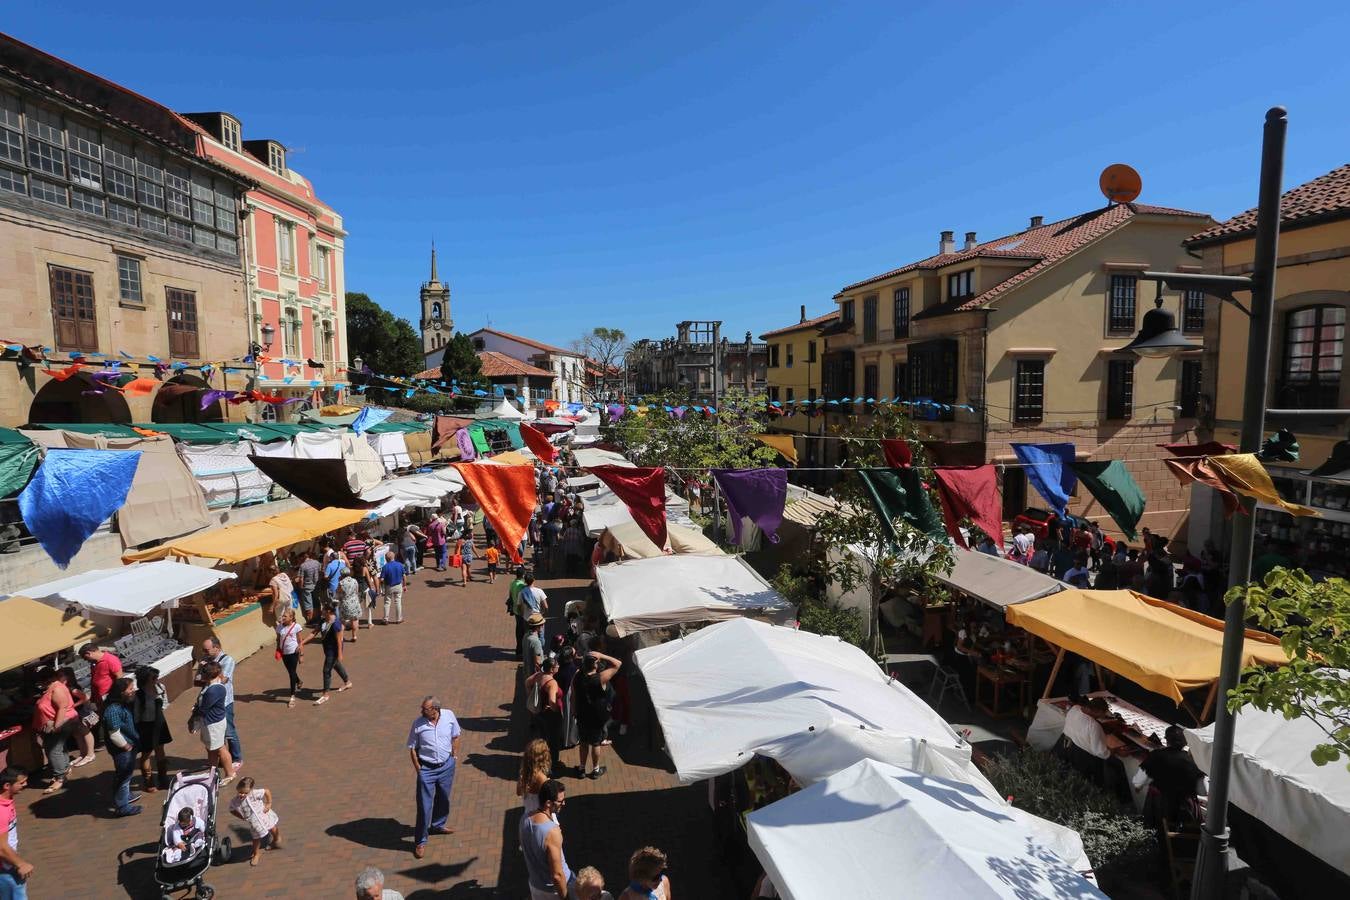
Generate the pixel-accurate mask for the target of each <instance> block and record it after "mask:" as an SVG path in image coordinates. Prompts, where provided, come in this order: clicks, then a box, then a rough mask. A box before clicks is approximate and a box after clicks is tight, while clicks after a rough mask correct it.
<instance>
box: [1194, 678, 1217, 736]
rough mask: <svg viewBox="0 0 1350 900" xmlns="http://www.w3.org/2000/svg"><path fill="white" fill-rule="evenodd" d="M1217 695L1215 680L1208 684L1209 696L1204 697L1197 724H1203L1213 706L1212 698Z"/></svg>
mask: <svg viewBox="0 0 1350 900" xmlns="http://www.w3.org/2000/svg"><path fill="white" fill-rule="evenodd" d="M1217 696H1219V682H1217V681H1215V682H1214V683H1213V684H1211V685H1210V686H1209V696H1208V697H1206V698H1205V708H1204V709H1202V710H1200V721H1199V722H1197V723H1196V724H1197V725H1204V724H1205V720H1206V719H1208V718H1209V712H1210V710H1211V709H1213V708H1214V698H1215V697H1217Z"/></svg>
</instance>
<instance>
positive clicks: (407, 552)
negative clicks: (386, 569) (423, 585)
mask: <svg viewBox="0 0 1350 900" xmlns="http://www.w3.org/2000/svg"><path fill="white" fill-rule="evenodd" d="M420 555H421V554H420V553H418V552H417V548H416V547H404V548H403V564H404V565H405V566H407V567H408V574H409V575H416V574H417V557H419V556H420Z"/></svg>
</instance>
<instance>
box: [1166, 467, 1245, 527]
mask: <svg viewBox="0 0 1350 900" xmlns="http://www.w3.org/2000/svg"><path fill="white" fill-rule="evenodd" d="M1163 462H1164V463H1165V464H1166V465H1167V468H1168V469H1170V470H1171V472H1172V474H1173V475H1175V476H1176V479H1177V481H1180V482H1181V483H1182V484H1189V483H1190V482H1192V481H1198V482H1200V483H1201V484H1204V485H1208V486H1209V487H1212V488H1214V490H1216V491H1218V492H1219V499H1220V500H1222V501H1223V514H1224V518H1229V517H1231V516H1232V515H1233V513H1235V512H1240V513H1242V514H1243V515H1246V513H1247V511H1246V510H1245V509H1243V508H1242V501H1241V500H1240V499H1239V497H1238V495H1237V494H1236V493H1234V491H1233V488H1232V486H1231V485H1229V483H1228V481H1227V480H1226V479H1225V478H1224V477H1223V473H1221V472H1219V471H1217V470H1216V469H1215V468H1214V466H1213V465H1211V464H1210V461H1209V460H1208V459H1206V458H1205V457H1203V456H1198V457H1193V458H1188V459H1164V460H1163Z"/></svg>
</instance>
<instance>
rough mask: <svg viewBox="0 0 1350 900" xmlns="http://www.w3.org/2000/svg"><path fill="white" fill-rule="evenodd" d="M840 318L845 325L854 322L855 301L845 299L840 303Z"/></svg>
mask: <svg viewBox="0 0 1350 900" xmlns="http://www.w3.org/2000/svg"><path fill="white" fill-rule="evenodd" d="M839 319H840V321H841V322H843V323H844V324H845V325H852V324H853V301H852V300H845V301H844V302H843V303H841V304H840V305H839Z"/></svg>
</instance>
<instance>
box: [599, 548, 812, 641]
mask: <svg viewBox="0 0 1350 900" xmlns="http://www.w3.org/2000/svg"><path fill="white" fill-rule="evenodd" d="M596 581H597V582H598V583H599V587H600V598H601V600H602V601H603V602H604V604H605V614H606V615H607V616H608V617H609V620H610V622H611V623H612V624H613V625H614V628H615V630H616V631H617V632H618V634H619V637H623V636H624V635H627V634H632V633H633V632H636V631H645V630H647V629H650V628H664V627H668V626H671V625H686V624H692V623H698V622H720V621H723V620H725V619H735V618H739V617H741V616H762V617H764V618H768V619H770V620H772V621H775V622H786V621H788V620H789V619H791V618H792V616H793V607H792V604H791V603H790V602H788V600H787V599H786V598H785V597H783V596H782V595H781V594H779V593H778V592H777V591H775V590H774V589H773V588H772V587H771V586H770V585H769V583H768V582H767V581H765V580H764V579H763V578H761V577H760V575H759V574H758V573H757V572H756V571H755V570H754V569H752V568H750V566H749V565H747V564H746V563H745V561H744V560H742V559H741V558H740V557H738V556H696V555H692V554H691V555H682V556H655V557H652V558H651V559H630V560H625V561H623V562H617V563H611V564H609V565H607V566H600V567H599V568H598V569H596Z"/></svg>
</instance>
